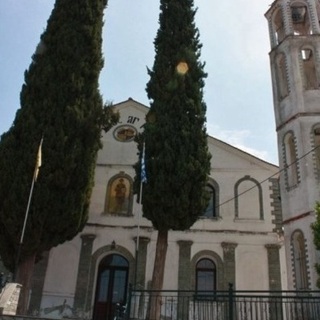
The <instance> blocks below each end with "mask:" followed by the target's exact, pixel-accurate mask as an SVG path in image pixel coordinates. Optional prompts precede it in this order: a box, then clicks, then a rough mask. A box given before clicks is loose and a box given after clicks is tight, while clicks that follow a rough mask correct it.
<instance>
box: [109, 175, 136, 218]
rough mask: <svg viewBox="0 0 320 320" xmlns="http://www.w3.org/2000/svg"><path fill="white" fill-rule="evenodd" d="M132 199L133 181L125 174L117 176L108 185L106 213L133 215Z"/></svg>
mask: <svg viewBox="0 0 320 320" xmlns="http://www.w3.org/2000/svg"><path fill="white" fill-rule="evenodd" d="M132 198H133V195H132V179H131V178H130V177H129V176H127V175H125V174H124V173H120V174H119V175H116V176H115V177H113V178H112V179H110V181H109V183H108V187H107V195H106V204H105V212H106V213H113V214H122V215H129V214H132Z"/></svg>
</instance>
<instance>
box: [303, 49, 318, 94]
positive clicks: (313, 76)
mask: <svg viewBox="0 0 320 320" xmlns="http://www.w3.org/2000/svg"><path fill="white" fill-rule="evenodd" d="M301 58H302V67H303V68H302V69H303V79H304V88H305V89H306V90H310V89H316V88H318V80H317V73H316V65H315V61H314V53H313V50H312V49H311V48H307V47H304V48H302V50H301Z"/></svg>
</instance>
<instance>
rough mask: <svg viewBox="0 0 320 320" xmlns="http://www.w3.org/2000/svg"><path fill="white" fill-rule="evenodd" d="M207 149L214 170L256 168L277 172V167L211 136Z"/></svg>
mask: <svg viewBox="0 0 320 320" xmlns="http://www.w3.org/2000/svg"><path fill="white" fill-rule="evenodd" d="M208 147H209V150H210V151H211V153H212V160H211V163H212V167H214V168H219V167H221V168H225V167H226V166H231V167H234V168H235V167H239V166H241V167H249V166H250V167H252V166H257V167H259V168H261V169H264V170H271V171H273V172H275V173H276V172H278V170H279V168H278V166H276V165H274V164H272V163H269V162H267V161H265V160H262V159H260V158H258V157H256V156H254V155H252V154H250V153H248V152H245V151H243V150H241V149H239V148H236V147H234V146H232V145H230V144H228V143H226V142H224V141H221V140H219V139H217V138H214V137H211V136H209V137H208Z"/></svg>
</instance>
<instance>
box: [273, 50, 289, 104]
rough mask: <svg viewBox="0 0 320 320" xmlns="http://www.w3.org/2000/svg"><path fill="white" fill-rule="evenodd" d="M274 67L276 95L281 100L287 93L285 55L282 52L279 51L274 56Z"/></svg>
mask: <svg viewBox="0 0 320 320" xmlns="http://www.w3.org/2000/svg"><path fill="white" fill-rule="evenodd" d="M276 68H277V69H276V74H277V86H278V97H279V100H282V99H284V98H285V97H286V96H287V95H288V94H289V88H288V79H287V68H286V57H285V55H284V54H283V53H279V54H278V56H277V58H276Z"/></svg>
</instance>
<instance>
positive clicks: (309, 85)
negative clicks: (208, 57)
mask: <svg viewBox="0 0 320 320" xmlns="http://www.w3.org/2000/svg"><path fill="white" fill-rule="evenodd" d="M265 16H266V18H267V20H268V24H269V32H270V42H271V52H270V65H271V76H272V86H273V102H274V114H275V121H276V130H277V137H278V154H279V165H280V170H281V175H280V188H281V202H282V211H283V230H284V239H285V240H284V241H285V248H286V261H287V273H288V289H291V290H308V289H316V280H317V278H318V276H317V274H316V271H315V267H314V265H315V263H316V262H319V252H317V251H316V249H315V247H314V245H313V234H312V230H311V228H310V225H311V223H312V222H313V221H314V219H315V214H314V207H315V203H316V201H320V188H319V185H320V26H319V18H320V0H275V1H274V2H273V3H272V4H271V6H270V8H269V10H268V11H267V12H266V14H265Z"/></svg>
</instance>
